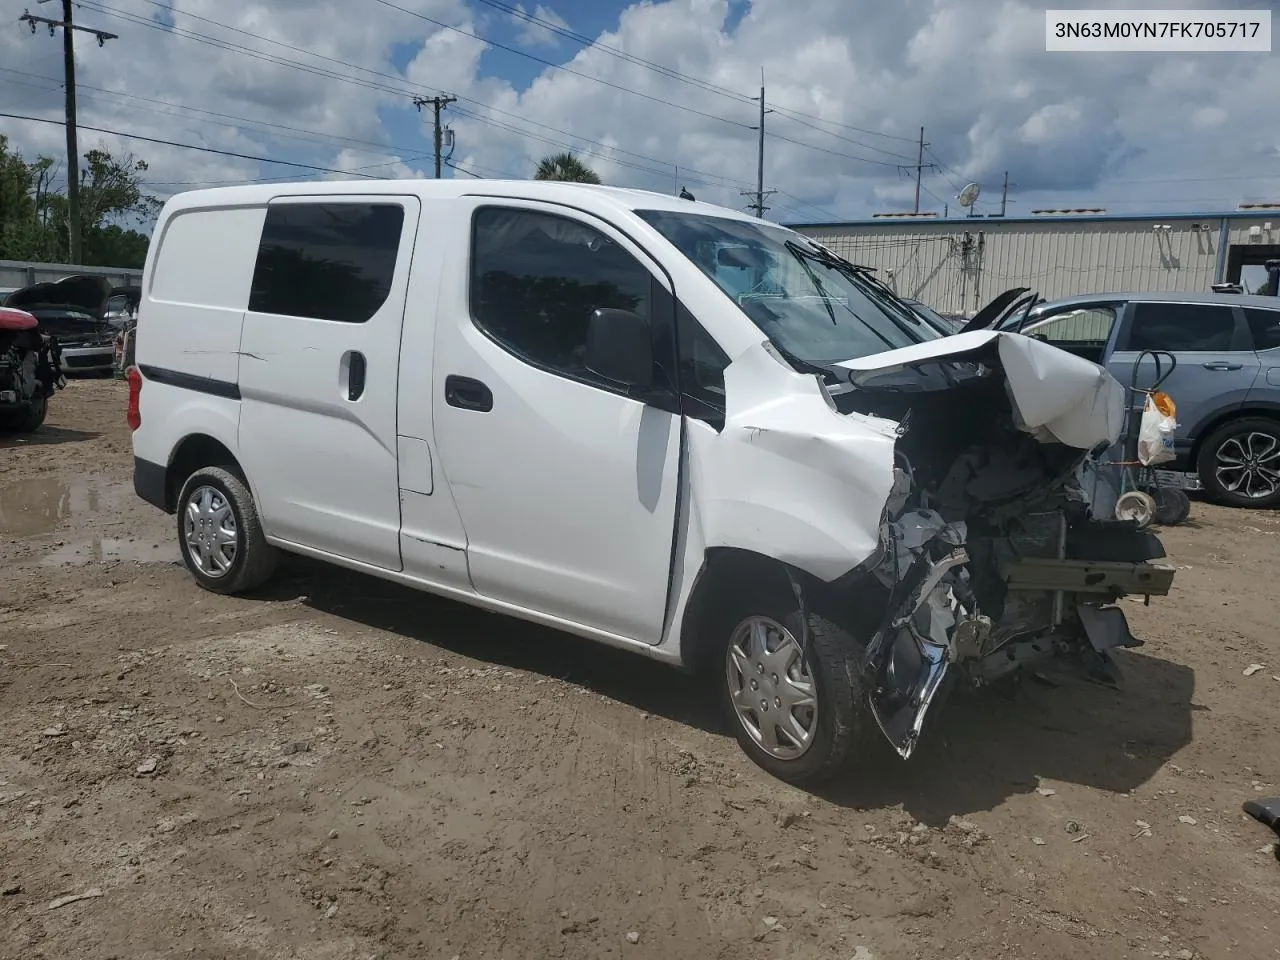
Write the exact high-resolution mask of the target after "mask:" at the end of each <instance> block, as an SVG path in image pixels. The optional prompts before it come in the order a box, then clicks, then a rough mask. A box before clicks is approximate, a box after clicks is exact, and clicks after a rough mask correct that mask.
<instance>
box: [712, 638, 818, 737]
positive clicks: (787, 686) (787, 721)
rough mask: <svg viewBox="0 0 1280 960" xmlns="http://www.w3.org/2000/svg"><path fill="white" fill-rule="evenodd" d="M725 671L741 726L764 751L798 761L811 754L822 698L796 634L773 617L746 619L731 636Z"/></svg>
mask: <svg viewBox="0 0 1280 960" xmlns="http://www.w3.org/2000/svg"><path fill="white" fill-rule="evenodd" d="M725 672H726V680H727V682H728V684H729V695H730V697H731V698H732V700H733V709H734V712H735V713H736V714H737V715H738V721H739V722H740V723H741V724H742V727H743V729H744V730H746V731H747V734H748V735H749V736H750V737H751V739H752V740H754V741H755V742H756V744H757V745H758V746H759V747H760V748H761V749H762V750H764V751H765V752H766V753H768V754H769V755H770V756H772V757H777V758H778V759H779V760H795V759H796V758H798V757H800V756H801V755H802V754H803V753H804V752H805V751H806V750H808V749H809V746H810V744H812V743H813V734H814V731H815V730H816V729H817V723H818V693H817V688H816V687H815V685H814V682H813V678H812V677H811V676H809V672H808V670H807V669H806V668H805V665H804V658H803V657H802V656H801V652H800V644H799V643H797V642H796V639H795V637H793V636H792V635H791V633H790V631H788V630H787V629H786V628H785V627H784V626H782V624H780V623H778V622H777V621H775V620H770V619H769V618H768V617H748V618H747V619H746V620H743V621H742V623H740V624H738V626H737V627H736V628H735V629H734V631H733V633H732V634H731V635H730V637H729V649H728V651H727V653H726V655H725Z"/></svg>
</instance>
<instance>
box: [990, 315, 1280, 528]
mask: <svg viewBox="0 0 1280 960" xmlns="http://www.w3.org/2000/svg"><path fill="white" fill-rule="evenodd" d="M999 327H1000V329H1003V330H1019V331H1020V332H1022V333H1023V334H1025V335H1027V336H1030V337H1036V338H1038V339H1041V340H1045V341H1048V342H1049V343H1052V344H1053V345H1054V346H1057V347H1060V348H1062V349H1063V350H1067V351H1069V352H1071V353H1074V354H1077V355H1078V356H1082V357H1086V358H1088V359H1090V360H1093V361H1094V362H1095V363H1099V364H1101V365H1102V366H1103V367H1105V368H1106V369H1107V370H1108V371H1109V372H1110V373H1111V375H1112V376H1114V377H1115V378H1116V379H1117V380H1119V381H1120V382H1121V383H1122V384H1124V385H1125V386H1126V387H1127V386H1129V384H1130V382H1131V381H1132V379H1133V372H1134V365H1135V363H1136V362H1137V359H1138V356H1139V354H1140V353H1142V351H1144V350H1161V351H1166V352H1168V353H1171V354H1173V356H1174V357H1175V358H1176V360H1177V366H1176V368H1175V369H1174V372H1173V374H1172V375H1171V376H1170V377H1169V378H1168V379H1167V380H1166V381H1165V382H1164V386H1163V388H1162V389H1164V390H1165V391H1166V392H1167V393H1168V394H1169V395H1170V396H1171V397H1173V400H1174V402H1175V403H1176V404H1177V410H1178V413H1177V417H1178V432H1177V434H1176V435H1175V438H1174V441H1175V449H1176V450H1177V453H1178V460H1177V462H1176V463H1174V464H1171V466H1172V467H1173V468H1174V469H1182V470H1187V471H1194V472H1196V473H1197V474H1198V475H1199V477H1200V482H1201V483H1202V484H1203V485H1204V488H1205V492H1206V493H1207V494H1208V495H1209V496H1210V497H1211V498H1212V499H1214V500H1216V501H1217V502H1219V503H1224V504H1228V505H1231V506H1240V507H1270V506H1274V505H1276V504H1280V298H1276V297H1259V296H1240V295H1226V294H1221V293H1098V294H1087V295H1083V296H1076V297H1069V298H1066V299H1062V300H1051V301H1047V302H1044V303H1037V304H1035V305H1034V306H1032V307H1031V309H1030V310H1025V309H1018V310H1015V311H1014V312H1013V313H1012V314H1010V315H1009V316H1008V317H1006V318H1005V319H1004V320H1002V321H1001V322H1000V324H999ZM1155 376H1156V374H1155V366H1154V363H1153V361H1152V360H1150V359H1149V358H1144V359H1143V362H1142V369H1141V370H1140V371H1138V378H1137V384H1138V386H1139V387H1145V386H1148V385H1150V384H1151V383H1152V382H1153V381H1154V380H1155ZM1135 402H1140V400H1137V401H1135Z"/></svg>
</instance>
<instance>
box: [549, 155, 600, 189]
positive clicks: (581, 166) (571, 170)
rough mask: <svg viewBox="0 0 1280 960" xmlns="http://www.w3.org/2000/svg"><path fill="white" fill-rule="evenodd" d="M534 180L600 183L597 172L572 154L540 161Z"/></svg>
mask: <svg viewBox="0 0 1280 960" xmlns="http://www.w3.org/2000/svg"><path fill="white" fill-rule="evenodd" d="M533 179H535V180H568V181H570V182H572V183H599V182H600V177H599V176H598V175H597V174H596V172H595V171H594V170H592V169H591V168H590V167H588V166H587V165H586V164H585V163H583V162H582V161H581V160H579V159H578V158H577V157H575V156H574V155H573V154H572V153H557V154H553V155H552V156H549V157H543V158H542V159H541V160H539V161H538V169H537V170H536V171H534V174H533Z"/></svg>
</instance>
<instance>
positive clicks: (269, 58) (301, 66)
mask: <svg viewBox="0 0 1280 960" xmlns="http://www.w3.org/2000/svg"><path fill="white" fill-rule="evenodd" d="M81 2H82V3H83V4H84V5H86V6H90V7H93V8H94V9H98V10H100V11H102V12H104V13H106V14H107V15H108V16H115V17H119V18H121V19H125V20H128V21H130V22H136V23H137V24H138V25H139V26H144V27H148V28H150V29H155V30H160V31H163V32H165V33H174V34H175V35H177V36H181V37H183V38H184V39H190V40H193V41H195V42H197V43H204V44H207V45H210V46H213V47H215V48H217V49H223V50H229V51H231V52H234V53H238V54H240V55H242V56H247V57H250V58H252V59H256V60H262V61H265V62H268V63H273V64H276V65H279V66H286V67H292V68H294V69H298V70H301V71H303V72H306V73H310V74H313V75H317V76H322V77H327V78H330V79H335V80H341V81H343V82H345V83H351V84H354V85H356V86H360V87H365V88H367V89H371V90H377V91H380V92H389V93H394V94H397V95H401V96H410V95H411V94H410V92H409V91H407V90H405V89H403V87H409V88H416V89H419V90H431V89H432V88H430V87H424V86H421V85H418V84H411V83H408V82H406V81H403V80H402V79H401V78H398V77H392V76H391V75H389V74H383V73H379V72H378V71H376V70H372V69H370V68H369V67H362V66H359V65H358V64H352V63H349V62H348V61H345V60H336V59H334V58H332V57H326V56H324V55H322V54H318V53H313V52H311V51H308V50H304V49H303V48H301V47H295V46H293V45H292V44H288V43H285V42H284V41H281V40H274V39H272V38H269V37H257V36H256V35H254V34H249V33H248V32H247V31H244V30H240V29H239V28H237V27H231V26H228V25H226V24H223V23H219V22H218V21H216V20H210V19H208V18H207V17H199V16H196V15H194V14H184V16H190V17H193V18H194V19H197V20H201V21H203V22H205V23H209V24H211V25H212V26H217V27H221V28H223V29H226V30H230V31H232V32H235V33H243V34H245V35H247V36H254V37H255V38H256V39H260V40H264V41H266V42H267V43H271V44H276V45H278V46H282V47H285V48H286V49H289V50H295V51H297V52H300V53H305V54H307V55H308V56H314V57H317V58H319V59H322V60H327V61H329V62H332V63H337V64H340V65H342V66H346V67H349V68H351V69H354V70H360V71H362V72H365V73H369V74H372V75H373V76H376V77H382V78H386V79H389V80H392V81H394V82H396V83H399V84H403V87H390V86H386V85H384V84H377V83H373V82H371V81H369V80H365V79H363V78H359V77H351V76H348V75H345V74H341V73H338V72H336V71H331V70H327V69H324V68H319V67H315V66H314V65H311V64H305V63H299V62H298V61H295V60H289V59H287V58H284V57H277V56H275V55H273V54H269V53H266V52H265V51H261V50H254V49H251V48H249V47H244V46H241V45H239V44H234V43H230V42H229V41H225V40H222V39H221V38H218V37H210V36H207V35H205V34H199V33H195V32H194V31H188V30H184V29H182V28H173V29H169V28H166V27H164V26H163V25H161V24H158V23H155V22H153V21H149V20H146V19H143V18H135V17H134V15H133V14H127V13H125V12H123V11H118V10H114V9H112V8H110V7H107V6H106V5H105V4H101V3H95V2H93V0H81ZM145 2H148V3H153V4H156V5H157V6H163V4H161V3H159V2H158V0H145ZM458 99H459V101H461V102H465V103H474V104H476V105H478V106H479V107H481V108H483V109H485V110H488V111H489V112H491V113H496V114H498V115H500V116H507V117H512V118H515V119H519V120H521V121H522V122H524V123H528V124H530V125H532V126H535V127H540V128H542V129H546V130H551V131H553V132H556V133H560V134H562V135H564V136H569V137H574V138H576V139H584V140H585V138H581V137H578V136H577V135H576V134H571V133H568V132H567V131H563V130H559V129H558V128H556V127H552V126H550V125H548V124H545V123H540V122H538V121H535V120H529V119H527V118H525V117H523V116H522V115H520V114H515V113H511V112H510V111H506V110H501V109H499V108H497V107H493V106H490V105H488V104H485V103H484V102H483V101H480V100H475V99H472V98H469V97H463V96H459V97H458ZM455 109H457V112H458V113H461V114H463V115H467V116H470V117H471V118H472V119H474V120H477V121H479V122H482V123H490V124H491V125H495V126H503V125H502V124H499V123H497V122H496V121H490V120H487V119H486V118H483V117H481V116H480V115H479V114H475V113H468V112H467V111H464V110H462V109H461V108H455ZM505 129H508V130H509V131H510V132H513V133H518V134H520V135H521V136H526V137H532V138H534V139H538V138H537V137H536V136H534V135H533V134H531V133H529V132H528V131H526V130H521V129H518V128H514V127H509V126H507V127H505ZM543 139H544V142H549V143H557V142H556V141H547V140H545V138H543ZM586 142H588V143H595V144H598V145H601V146H604V145H603V144H600V142H599V141H592V140H587V141H586ZM557 145H560V146H565V144H559V143H557ZM574 149H579V148H576V147H575V148H574ZM610 149H613V150H617V151H618V152H621V153H626V154H629V155H631V156H636V157H639V158H641V159H645V160H650V161H651V162H654V163H666V161H664V160H661V159H658V158H656V157H650V156H648V155H646V154H641V153H636V152H635V151H630V150H624V149H623V148H621V147H610ZM579 152H583V153H587V152H589V151H585V150H580V151H579ZM615 162H621V161H615ZM623 165H624V166H626V164H623ZM640 169H645V168H640ZM661 175H662V176H666V172H665V171H662V172H661ZM704 176H707V177H712V176H717V175H715V174H704ZM722 179H729V178H722ZM735 182H737V183H744V182H745V181H740V180H739V181H735Z"/></svg>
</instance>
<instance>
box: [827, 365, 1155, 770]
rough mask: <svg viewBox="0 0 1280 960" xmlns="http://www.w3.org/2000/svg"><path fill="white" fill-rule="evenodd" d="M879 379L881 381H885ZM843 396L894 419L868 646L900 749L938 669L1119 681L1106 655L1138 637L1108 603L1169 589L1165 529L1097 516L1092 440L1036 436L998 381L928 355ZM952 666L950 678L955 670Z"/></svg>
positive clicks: (971, 678) (908, 748)
mask: <svg viewBox="0 0 1280 960" xmlns="http://www.w3.org/2000/svg"><path fill="white" fill-rule="evenodd" d="M877 380H879V382H877ZM833 393H835V397H834V399H835V401H836V404H837V406H838V408H839V409H840V410H841V411H842V412H846V413H847V412H858V413H863V414H870V415H872V416H876V417H883V418H886V419H889V420H893V421H896V422H897V423H898V424H899V439H898V441H897V444H896V448H895V457H896V461H897V462H896V465H895V468H894V481H893V488H892V492H891V494H890V496H889V498H888V501H887V503H886V504H885V509H884V514H883V517H882V521H881V530H880V535H881V542H882V544H884V546H885V549H883V550H882V552H881V555H880V556H879V557H877V558H876V559H875V560H874V561H873V563H872V565H871V567H870V572H871V574H872V575H873V576H874V577H875V579H876V580H877V581H878V582H879V583H880V584H881V585H882V586H883V588H884V590H885V591H886V593H887V596H888V602H887V604H886V605H885V609H884V617H883V620H882V622H881V623H880V624H879V625H878V627H877V629H876V630H875V631H874V634H873V635H872V639H871V641H870V643H869V645H868V649H867V655H866V670H867V672H868V674H869V678H868V679H869V681H870V682H869V684H868V686H869V688H870V691H871V692H870V695H869V696H870V707H871V710H872V712H873V714H874V715H875V717H876V720H877V722H878V723H879V725H880V727H881V729H882V731H883V732H884V734H885V736H886V737H888V739H889V740H890V742H891V743H892V744H893V745H894V747H895V748H896V749H897V751H898V752H899V753H900V754H901V755H902V756H903V757H906V756H909V755H910V754H911V752H912V751H913V750H914V748H915V746H916V744H917V742H918V740H919V737H920V734H921V730H922V728H923V724H924V719H925V715H926V713H927V711H928V710H929V707H930V705H931V704H932V703H933V701H934V699H935V697H936V695H937V694H938V692H939V690H940V688H941V686H942V684H943V681H944V679H947V678H948V677H949V675H950V679H952V680H957V679H964V680H967V681H968V682H969V683H970V684H973V685H976V686H982V685H987V684H990V683H992V682H994V681H996V680H999V679H1000V678H1002V677H1006V676H1009V675H1011V674H1014V673H1016V672H1017V671H1020V670H1024V669H1030V670H1033V671H1043V672H1046V673H1048V672H1052V673H1057V674H1063V673H1066V674H1069V675H1074V676H1076V677H1079V678H1082V679H1086V680H1091V681H1095V682H1100V683H1104V684H1108V685H1113V686H1115V685H1118V684H1119V680H1120V677H1119V673H1118V670H1117V667H1116V663H1115V661H1114V659H1113V658H1112V656H1111V653H1110V652H1111V651H1112V650H1114V649H1115V648H1116V647H1133V646H1138V645H1140V644H1141V641H1139V640H1137V639H1136V638H1134V637H1133V636H1132V634H1131V633H1130V632H1129V629H1128V626H1127V624H1126V621H1125V617H1124V613H1123V611H1121V610H1120V609H1119V608H1118V607H1116V606H1115V605H1114V602H1115V601H1116V600H1117V599H1119V598H1120V597H1122V596H1125V595H1127V594H1138V595H1145V596H1148V597H1149V596H1152V595H1163V594H1167V593H1168V592H1169V588H1170V586H1171V584H1172V581H1173V573H1174V571H1173V568H1172V567H1171V566H1169V565H1167V564H1160V563H1155V562H1152V561H1156V560H1158V559H1160V558H1162V557H1163V556H1164V555H1165V554H1164V549H1163V547H1162V546H1161V544H1160V541H1159V540H1158V539H1157V538H1156V537H1155V536H1154V535H1153V534H1150V533H1147V532H1145V531H1141V530H1139V529H1138V528H1137V527H1136V526H1135V525H1133V524H1131V523H1128V522H1121V521H1116V520H1107V521H1102V520H1098V519H1095V518H1094V517H1093V516H1092V515H1091V513H1090V507H1089V502H1088V498H1087V496H1086V495H1085V493H1084V490H1083V489H1082V487H1081V485H1080V483H1079V481H1078V474H1077V470H1078V468H1079V466H1080V464H1081V463H1082V461H1083V460H1084V459H1085V458H1086V457H1087V456H1088V454H1089V451H1088V450H1084V449H1080V448H1077V447H1072V446H1068V445H1066V444H1063V443H1060V442H1055V441H1054V440H1053V439H1052V438H1050V437H1046V436H1044V435H1043V433H1041V435H1040V436H1033V435H1032V433H1031V432H1028V431H1027V430H1026V429H1025V426H1024V425H1022V424H1019V422H1018V411H1017V409H1016V407H1015V405H1014V403H1013V401H1012V400H1011V397H1010V391H1009V389H1008V386H1007V382H1006V379H1005V377H1003V376H1001V375H1000V371H999V370H998V369H993V367H992V366H991V365H989V364H986V363H983V362H981V361H975V362H964V361H960V362H957V361H956V360H955V359H954V358H952V359H948V360H933V361H929V362H926V363H923V364H920V365H918V366H913V367H910V368H905V369H899V370H897V371H893V372H892V373H890V374H889V375H888V376H887V377H879V378H876V377H872V378H869V379H864V380H863V382H861V383H859V384H858V385H856V386H854V387H853V389H851V390H850V389H847V388H846V389H844V390H840V391H839V392H836V391H833ZM951 674H954V675H951Z"/></svg>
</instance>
